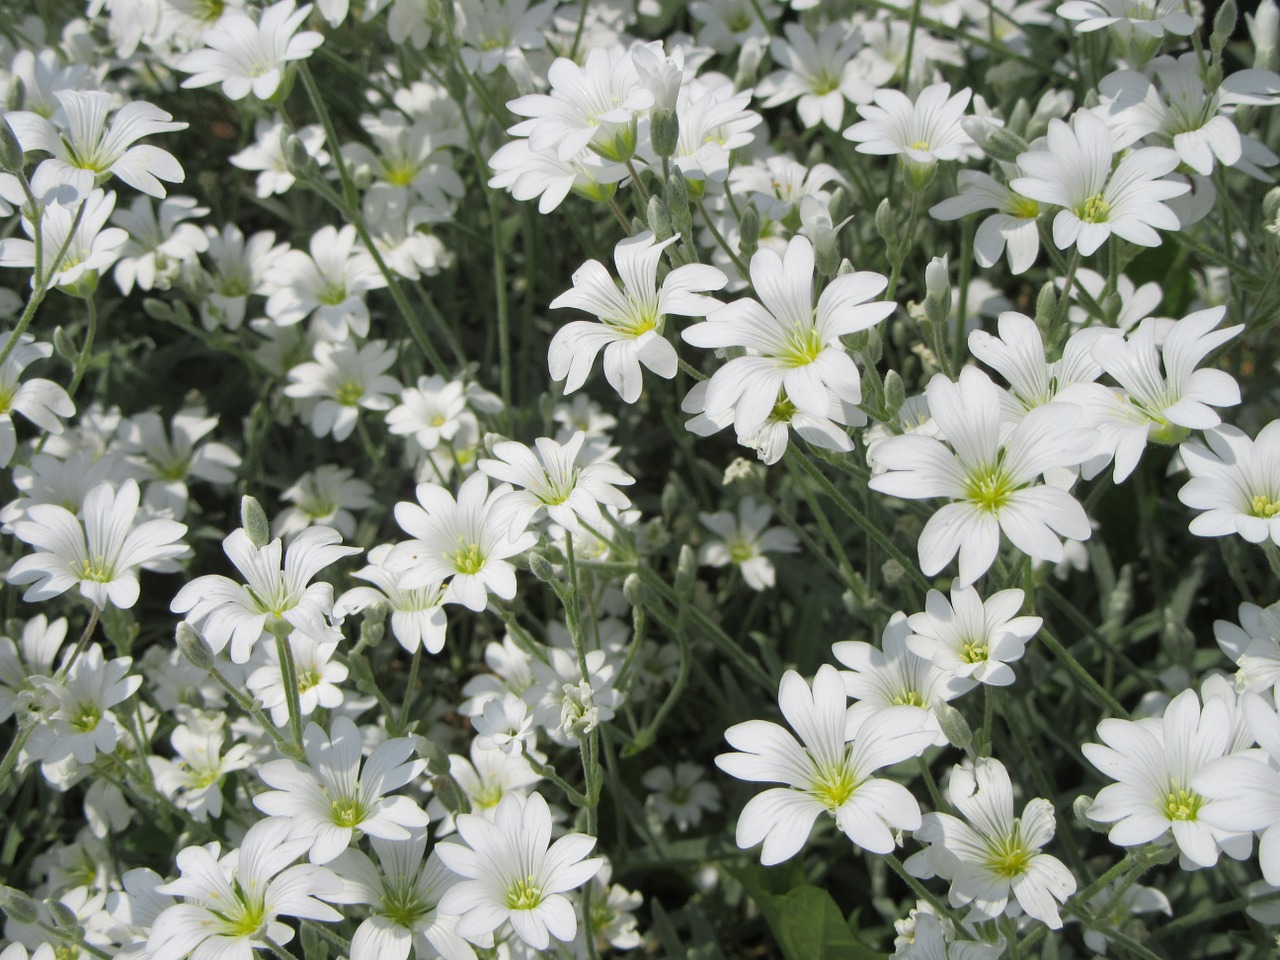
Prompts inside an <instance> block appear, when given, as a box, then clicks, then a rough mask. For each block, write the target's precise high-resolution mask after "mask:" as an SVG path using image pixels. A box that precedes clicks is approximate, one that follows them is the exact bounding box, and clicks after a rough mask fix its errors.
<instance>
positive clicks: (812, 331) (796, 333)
mask: <svg viewBox="0 0 1280 960" xmlns="http://www.w3.org/2000/svg"><path fill="white" fill-rule="evenodd" d="M825 348H826V344H825V343H823V342H822V336H821V335H820V334H819V333H818V328H817V327H815V326H813V325H812V324H796V325H795V326H793V327H792V328H791V331H790V332H789V333H788V334H787V336H786V339H785V340H783V343H782V349H781V350H780V351H779V352H778V359H779V360H781V361H782V362H783V364H784V365H785V366H788V367H807V366H808V365H809V364H811V363H813V361H815V360H817V359H818V355H819V354H821V353H822V351H823V350H824V349H825Z"/></svg>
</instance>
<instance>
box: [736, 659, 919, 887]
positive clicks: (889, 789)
mask: <svg viewBox="0 0 1280 960" xmlns="http://www.w3.org/2000/svg"><path fill="white" fill-rule="evenodd" d="M846 703H847V701H846V697H845V691H844V682H843V680H841V678H840V673H839V671H837V670H836V668H835V667H832V666H830V665H829V664H824V665H823V666H822V667H820V668H819V669H818V673H817V676H815V677H814V680H813V688H812V690H810V688H809V685H808V684H806V683H805V682H804V680H803V678H801V676H800V674H798V673H796V672H795V671H794V670H788V671H787V672H786V673H785V674H784V675H783V677H782V683H781V684H780V686H779V688H778V705H779V706H780V707H781V709H782V715H783V716H784V717H786V718H787V722H788V723H790V724H791V726H792V727H793V728H794V729H795V730H796V732H797V733H799V734H800V741H799V742H797V741H796V739H795V738H794V737H793V736H792V735H791V734H790V733H788V732H787V731H786V730H784V729H783V728H782V727H780V726H779V725H778V724H776V723H770V722H769V721H767V720H748V721H747V722H746V723H739V724H735V725H734V726H732V727H730V728H729V729H728V730H726V731H725V735H724V736H725V739H726V740H727V741H728V742H729V745H730V746H732V747H736V748H737V749H738V750H740V751H742V752H741V753H722V754H720V755H719V756H718V757H716V766H718V767H719V768H720V769H721V770H723V771H724V772H725V773H727V774H729V775H730V776H734V777H738V778H739V779H741V780H751V781H763V782H766V783H769V782H773V783H784V784H786V786H785V787H773V788H771V789H769V790H766V791H765V792H764V793H762V794H759V795H757V796H755V797H753V798H752V799H751V800H750V801H748V803H747V805H746V806H745V807H744V808H743V810H742V814H741V815H740V816H739V818H738V828H737V843H738V846H739V847H741V848H743V849H744V850H745V849H747V848H748V847H753V846H755V845H756V844H757V843H760V842H761V841H762V840H763V841H764V848H763V850H762V851H761V854H760V862H761V863H763V864H765V865H766V866H770V865H772V864H775V863H781V862H782V861H783V860H787V859H789V858H790V857H793V856H795V855H796V854H797V853H799V852H800V849H801V848H802V847H803V846H804V844H805V842H806V841H807V840H808V839H809V831H810V830H811V829H812V827H813V823H814V821H815V820H816V819H817V818H818V816H819V815H820V814H823V813H826V814H827V815H829V816H831V817H833V818H834V819H835V821H836V823H837V825H838V826H839V827H840V829H841V831H843V833H844V834H845V835H846V836H847V837H848V838H849V839H850V840H851V841H853V843H855V844H856V845H857V846H859V847H862V848H863V849H865V850H869V851H871V852H872V853H889V852H891V851H892V850H893V849H894V847H895V846H896V840H895V838H894V834H893V831H894V830H915V829H916V828H917V827H919V826H920V807H919V805H918V804H917V803H916V800H915V797H913V796H912V795H911V793H910V792H909V791H908V790H907V788H906V787H904V786H902V785H901V784H900V783H896V782H895V781H893V780H888V779H879V778H876V777H873V776H872V774H874V773H875V771H876V770H878V769H880V768H881V767H887V766H889V765H891V764H894V763H898V762H900V761H902V760H907V759H909V758H911V757H917V756H919V755H920V754H921V753H922V752H923V751H924V749H925V748H926V747H927V746H929V744H931V743H932V742H933V736H934V735H933V732H932V731H930V730H926V729H924V718H923V717H922V716H921V715H920V714H919V713H918V712H917V711H909V710H904V711H898V710H882V711H879V712H877V713H875V714H872V715H869V716H866V717H865V718H863V719H862V720H861V722H859V719H858V718H857V717H856V716H853V715H851V714H850V713H849V711H848V709H847V705H846Z"/></svg>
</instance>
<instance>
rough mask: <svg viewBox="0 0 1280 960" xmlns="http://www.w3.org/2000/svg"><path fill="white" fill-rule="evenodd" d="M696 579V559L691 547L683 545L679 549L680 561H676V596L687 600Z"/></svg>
mask: <svg viewBox="0 0 1280 960" xmlns="http://www.w3.org/2000/svg"><path fill="white" fill-rule="evenodd" d="M697 578H698V558H697V555H696V554H695V553H694V552H693V547H691V546H689V544H687V543H686V544H684V545H682V546H681V547H680V559H679V560H677V561H676V582H675V588H676V596H678V597H680V598H681V599H682V600H688V599H689V597H690V596H692V594H693V585H694V582H695V581H696V580H697Z"/></svg>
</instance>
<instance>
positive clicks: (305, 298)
mask: <svg viewBox="0 0 1280 960" xmlns="http://www.w3.org/2000/svg"><path fill="white" fill-rule="evenodd" d="M310 250H311V254H310V256H308V255H307V254H305V253H303V252H302V251H301V250H290V251H289V252H288V253H285V254H282V255H281V256H279V257H277V258H276V259H275V260H274V261H273V262H272V264H271V267H270V268H269V269H268V271H267V273H266V277H265V280H266V283H267V284H268V285H270V286H271V288H272V290H271V295H270V296H269V297H268V298H267V316H269V317H270V318H271V319H272V320H274V321H275V322H276V323H277V324H279V325H280V326H282V327H288V326H292V325H293V324H295V323H298V322H299V321H301V320H303V319H305V318H306V317H309V316H313V315H314V320H313V323H314V326H315V330H316V332H317V333H319V334H320V335H321V336H322V337H324V338H325V339H326V340H345V339H347V338H348V337H349V336H351V335H352V334H354V335H355V336H357V337H367V336H368V335H369V307H368V305H367V304H366V303H365V302H364V295H365V293H366V292H367V291H369V290H377V289H379V288H381V287H385V286H386V285H387V279H386V277H384V276H383V275H382V272H381V271H380V270H379V269H378V267H377V264H376V263H374V260H373V258H372V257H371V256H369V254H368V252H367V251H365V250H364V249H357V248H356V228H355V227H353V226H351V225H350V224H347V225H346V226H344V227H343V228H342V229H341V230H338V229H337V228H335V227H321V228H320V229H319V230H317V231H316V232H315V233H314V234H312V236H311V243H310Z"/></svg>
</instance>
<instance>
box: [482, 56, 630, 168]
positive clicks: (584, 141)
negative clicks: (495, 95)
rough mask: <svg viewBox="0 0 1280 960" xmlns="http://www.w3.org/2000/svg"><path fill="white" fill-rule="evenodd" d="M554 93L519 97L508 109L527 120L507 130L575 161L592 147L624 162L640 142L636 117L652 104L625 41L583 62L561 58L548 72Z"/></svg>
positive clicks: (540, 149) (534, 147) (532, 145)
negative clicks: (579, 63) (637, 139)
mask: <svg viewBox="0 0 1280 960" xmlns="http://www.w3.org/2000/svg"><path fill="white" fill-rule="evenodd" d="M547 83H548V84H549V86H550V88H551V93H550V95H547V94H541V93H537V94H531V95H529V96H525V97H518V98H516V99H515V100H512V101H510V102H509V103H508V104H507V109H509V110H510V111H511V112H512V113H514V114H516V115H517V116H522V117H530V118H531V119H529V120H522V121H520V122H519V123H517V124H516V125H515V126H513V127H511V128H510V129H509V130H508V131H507V132H508V133H510V134H511V135H513V136H517V137H528V138H529V148H530V149H531V150H534V151H536V152H543V151H551V150H554V151H555V153H556V156H557V157H558V159H560V160H561V161H565V160H570V159H572V158H573V157H575V156H577V155H578V154H579V153H580V152H582V151H583V150H584V149H586V148H587V147H588V146H590V147H591V148H592V149H593V150H594V151H595V152H596V153H598V154H600V155H601V156H602V157H604V158H605V159H606V160H610V161H616V162H621V161H623V160H626V159H628V158H630V157H631V155H632V154H633V153H634V152H635V146H636V119H637V116H638V114H639V113H640V111H643V110H646V109H648V108H649V107H651V106H652V105H653V94H651V93H650V92H649V91H648V90H647V89H645V87H644V86H643V85H641V83H640V79H639V77H638V76H637V75H636V71H635V68H634V67H633V66H632V64H631V54H630V53H628V52H627V50H626V49H625V48H624V47H622V46H621V45H614V46H611V47H593V48H592V49H591V51H590V52H589V53H588V54H587V59H586V62H585V63H584V64H583V65H582V66H578V65H577V64H576V63H574V62H573V61H572V60H570V59H568V58H567V57H557V58H556V59H555V61H554V62H553V63H552V64H551V66H550V68H549V69H548V70H547Z"/></svg>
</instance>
